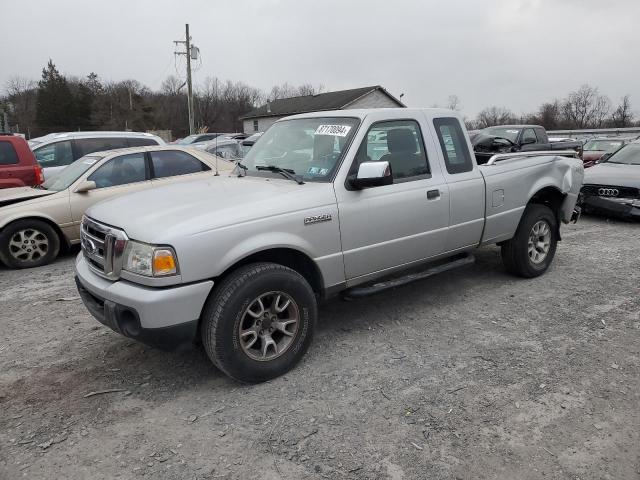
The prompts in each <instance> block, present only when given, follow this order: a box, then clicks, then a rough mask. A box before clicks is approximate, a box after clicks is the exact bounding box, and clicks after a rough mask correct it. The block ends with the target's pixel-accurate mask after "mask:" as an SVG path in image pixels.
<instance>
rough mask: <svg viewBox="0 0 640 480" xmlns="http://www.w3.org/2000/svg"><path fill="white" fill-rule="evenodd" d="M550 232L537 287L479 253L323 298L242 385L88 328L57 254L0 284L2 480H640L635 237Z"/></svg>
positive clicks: (612, 229) (591, 229)
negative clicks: (279, 372)
mask: <svg viewBox="0 0 640 480" xmlns="http://www.w3.org/2000/svg"><path fill="white" fill-rule="evenodd" d="M562 233H563V241H562V242H561V243H560V244H559V247H558V251H557V254H556V259H555V261H554V264H553V266H552V267H551V269H550V270H549V271H548V272H547V274H545V275H543V276H542V277H539V278H536V279H533V280H521V279H515V278H513V277H510V276H508V275H507V274H506V273H505V272H504V269H503V268H502V265H501V262H500V258H499V249H497V248H495V247H491V248H483V249H481V250H480V251H479V252H478V254H477V262H476V264H475V265H473V266H470V267H467V268H464V269H461V270H458V271H452V272H448V273H445V274H442V275H440V276H436V277H433V278H430V279H427V280H424V281H421V282H417V283H414V284H412V285H409V286H405V287H402V288H398V289H395V290H391V291H387V292H385V293H381V294H379V295H376V296H373V297H369V298H365V299H361V300H357V301H352V302H343V301H341V300H332V301H330V302H328V303H326V304H324V305H323V306H322V307H321V309H320V323H319V325H318V328H317V330H316V337H315V340H314V343H313V344H312V347H311V349H310V351H309V353H308V354H307V356H306V357H305V358H304V360H303V362H302V363H301V364H300V365H299V366H298V367H297V368H295V369H294V370H292V371H291V372H290V373H288V374H287V375H285V376H283V377H281V378H278V379H276V380H273V381H271V382H267V383H265V384H262V385H253V386H246V385H240V384H237V383H235V382H233V381H231V380H229V379H228V378H226V377H225V376H223V375H222V374H221V373H220V372H218V371H216V370H215V369H214V368H213V367H212V365H211V364H210V363H209V361H208V359H207V358H206V355H205V354H204V353H203V351H202V350H200V349H195V350H193V351H189V352H184V353H164V352H161V351H159V350H155V349H151V348H148V347H145V346H144V345H141V344H138V343H136V342H134V341H132V340H129V339H126V338H124V337H122V336H120V335H118V334H116V333H114V332H112V331H110V330H109V329H108V328H106V327H103V326H102V325H100V324H99V323H98V322H97V321H95V320H94V319H93V318H92V317H91V316H90V315H89V314H88V312H87V311H86V309H85V308H84V306H83V305H82V303H81V301H80V299H79V298H78V295H77V292H76V290H75V284H74V280H73V273H72V272H73V258H74V257H73V255H72V254H68V255H66V256H63V257H62V258H61V259H59V260H58V261H57V262H55V263H54V264H52V265H49V266H46V267H42V268H38V269H33V270H29V271H11V270H6V269H0V412H1V414H0V478H3V479H4V478H6V479H13V478H30V479H57V478H60V479H63V478H64V479H86V478H92V479H107V478H139V477H149V478H155V479H165V478H167V479H206V478H242V479H252V478H256V479H257V478H267V479H280V478H283V479H286V478H288V479H301V478H318V479H320V478H355V479H365V478H376V479H377V478H390V479H403V478H404V479H411V478H421V479H422V478H425V479H426V478H429V479H438V478H443V479H444V478H446V479H453V478H460V479H482V478H487V479H488V478H501V479H515V478H517V479H537V478H571V479H575V478H580V479H583V480H584V479H591V478H593V479H596V478H597V479H607V478H610V479H637V478H640V447H639V445H640V295H639V293H640V235H639V233H640V225H638V224H631V223H623V222H616V221H606V220H603V219H598V218H592V217H587V218H583V219H582V220H581V221H580V222H579V223H578V224H577V225H571V226H565V227H563V230H562ZM110 389H114V390H119V391H114V392H110V393H100V394H96V395H91V396H87V394H90V393H93V392H100V391H104V390H110Z"/></svg>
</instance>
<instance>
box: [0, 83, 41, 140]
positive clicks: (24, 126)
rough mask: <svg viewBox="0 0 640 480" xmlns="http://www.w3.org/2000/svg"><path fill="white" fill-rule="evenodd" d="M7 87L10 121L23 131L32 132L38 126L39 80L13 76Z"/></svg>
mask: <svg viewBox="0 0 640 480" xmlns="http://www.w3.org/2000/svg"><path fill="white" fill-rule="evenodd" d="M5 87H6V88H5V90H6V92H7V96H6V100H7V104H8V108H7V110H8V112H9V113H10V123H11V124H13V125H15V127H16V128H17V129H19V130H20V131H22V132H25V133H31V131H32V130H34V128H36V100H37V96H38V90H37V87H38V84H37V82H35V81H34V80H31V79H28V78H25V77H18V76H13V77H11V78H9V80H8V81H7V83H6V86H5Z"/></svg>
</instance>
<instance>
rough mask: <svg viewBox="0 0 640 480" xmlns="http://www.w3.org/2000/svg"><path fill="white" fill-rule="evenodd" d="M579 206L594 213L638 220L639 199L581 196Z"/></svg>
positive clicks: (639, 211)
mask: <svg viewBox="0 0 640 480" xmlns="http://www.w3.org/2000/svg"><path fill="white" fill-rule="evenodd" d="M581 205H582V206H583V208H585V209H586V210H588V211H591V212H594V213H602V214H605V215H613V216H616V217H621V218H635V219H640V199H633V198H612V197H599V196H596V195H582V198H581Z"/></svg>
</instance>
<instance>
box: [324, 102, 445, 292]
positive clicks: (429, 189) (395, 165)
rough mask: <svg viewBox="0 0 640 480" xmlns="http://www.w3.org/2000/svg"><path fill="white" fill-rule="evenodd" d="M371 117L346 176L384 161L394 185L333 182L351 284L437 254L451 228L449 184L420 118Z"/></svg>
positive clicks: (345, 262) (347, 274)
mask: <svg viewBox="0 0 640 480" xmlns="http://www.w3.org/2000/svg"><path fill="white" fill-rule="evenodd" d="M385 114H386V115H389V114H388V113H385ZM380 115H382V114H380V113H378V114H377V116H378V117H380ZM398 115H402V113H399V114H398ZM375 118H376V117H375V116H374V117H373V118H372V119H371V120H369V121H368V122H366V123H365V125H364V126H363V129H364V130H365V131H366V134H365V135H364V136H362V135H358V136H357V137H356V141H358V139H360V143H359V145H356V146H354V147H352V148H357V149H358V150H357V153H356V155H355V157H354V158H353V160H352V163H351V165H350V168H349V175H355V174H356V173H357V171H358V167H359V165H360V163H362V162H367V161H373V162H376V161H388V162H389V164H390V166H391V170H392V174H393V184H392V185H385V186H377V187H370V188H365V189H362V190H355V189H353V187H350V184H349V183H348V180H346V181H344V182H340V181H338V182H336V183H335V189H336V197H337V200H338V209H339V212H340V233H341V239H342V250H343V255H344V266H345V276H346V278H347V281H350V280H351V281H353V280H355V283H357V282H358V281H364V280H366V279H367V277H375V276H379V275H381V274H384V273H386V272H390V271H391V270H394V269H397V268H402V267H403V266H408V265H409V264H411V263H412V262H417V261H420V260H423V259H426V258H429V257H432V256H435V255H438V254H439V253H441V252H442V251H443V249H444V242H445V239H446V232H447V228H448V224H449V191H448V186H447V184H446V183H445V181H444V178H443V176H442V172H441V170H440V168H439V164H438V162H437V161H436V160H435V159H436V155H437V154H436V148H435V144H434V142H433V141H432V138H431V137H430V135H429V134H428V133H427V135H426V136H425V135H424V134H423V132H428V129H426V128H425V127H426V125H425V122H424V120H423V119H422V118H418V119H402V117H400V118H399V119H398V120H386V119H385V120H381V121H375ZM365 121H366V119H365ZM367 124H368V125H367Z"/></svg>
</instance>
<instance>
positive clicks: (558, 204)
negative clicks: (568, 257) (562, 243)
mask: <svg viewBox="0 0 640 480" xmlns="http://www.w3.org/2000/svg"><path fill="white" fill-rule="evenodd" d="M566 196H567V194H566V193H562V191H560V189H559V188H557V187H555V186H553V185H548V186H546V187H543V188H540V189H539V190H537V191H536V192H535V193H534V194H533V195H531V197H530V198H529V202H528V203H527V205H531V204H536V205H544V206H546V207H548V208H549V209H550V210H551V211H552V212H553V215H554V216H555V217H556V235H557V236H558V240H561V238H560V223H561V210H562V203H563V202H564V200H565V198H566Z"/></svg>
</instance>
